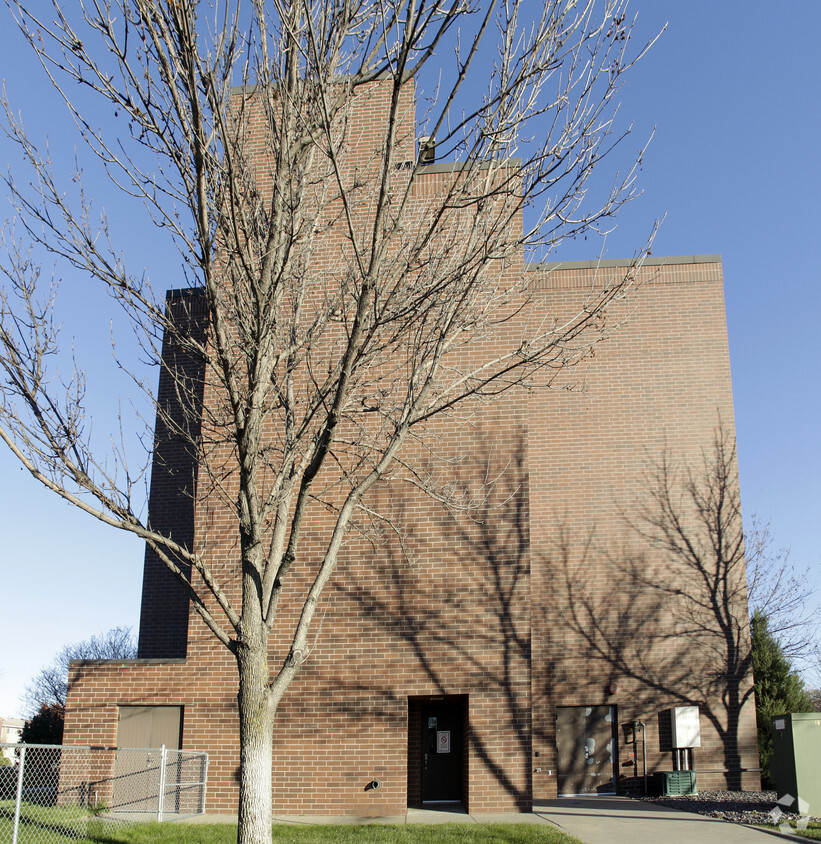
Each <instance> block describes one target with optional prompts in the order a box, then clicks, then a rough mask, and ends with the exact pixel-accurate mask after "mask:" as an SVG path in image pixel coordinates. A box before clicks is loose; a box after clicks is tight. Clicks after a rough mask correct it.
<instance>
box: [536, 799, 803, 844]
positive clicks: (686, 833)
mask: <svg viewBox="0 0 821 844" xmlns="http://www.w3.org/2000/svg"><path fill="white" fill-rule="evenodd" d="M533 812H534V814H536V815H538V817H540V818H543V819H544V820H546V821H548V822H549V823H551V824H553V825H554V826H557V827H558V828H559V829H561V830H562V831H563V832H566V833H568V834H569V835H573V836H575V837H576V838H579V839H581V840H582V841H584V842H585V844H613V842H627V844H639V843H640V844H694V842H698V844H767V842H769V844H774V842H775V841H776V840H777V839H779V838H780V839H781V840H782V841H783V840H803V841H806V840H807V839H806V838H804V839H798V838H796V837H795V836H792V835H782V834H781V833H779V832H769V831H766V830H762V829H755V828H753V827H750V826H743V825H742V824H737V823H730V822H729V821H721V820H717V819H715V818H708V817H706V816H705V815H696V814H693V813H692V812H680V811H677V810H675V809H669V808H667V807H666V806H657V805H655V804H654V803H644V802H643V801H641V800H631V799H630V798H629V797H563V798H562V799H561V800H549V801H547V802H544V803H539V804H538V805H536V806H534V807H533Z"/></svg>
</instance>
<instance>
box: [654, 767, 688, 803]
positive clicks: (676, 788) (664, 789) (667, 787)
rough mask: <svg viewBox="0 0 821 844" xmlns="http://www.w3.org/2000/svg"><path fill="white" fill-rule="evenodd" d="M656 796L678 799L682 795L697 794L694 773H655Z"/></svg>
mask: <svg viewBox="0 0 821 844" xmlns="http://www.w3.org/2000/svg"><path fill="white" fill-rule="evenodd" d="M654 791H655V793H656V794H659V795H661V796H662V797H680V796H681V795H683V794H698V790H697V789H696V772H695V771H656V774H655V789H654Z"/></svg>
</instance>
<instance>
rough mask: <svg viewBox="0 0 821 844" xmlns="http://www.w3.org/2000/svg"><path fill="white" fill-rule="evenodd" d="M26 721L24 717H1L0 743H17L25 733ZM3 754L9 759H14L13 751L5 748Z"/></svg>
mask: <svg viewBox="0 0 821 844" xmlns="http://www.w3.org/2000/svg"><path fill="white" fill-rule="evenodd" d="M25 724H26V722H25V721H24V720H23V719H22V718H0V744H17V743H18V742H19V741H20V736H22V734H23V727H24V726H25ZM3 755H4V756H5V757H6V758H7V759H10V760H11V759H13V758H14V754H13V751H12V750H11V749H10V748H8V747H4V748H3Z"/></svg>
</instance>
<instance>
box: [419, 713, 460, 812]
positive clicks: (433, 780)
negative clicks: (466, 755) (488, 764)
mask: <svg viewBox="0 0 821 844" xmlns="http://www.w3.org/2000/svg"><path fill="white" fill-rule="evenodd" d="M462 712H463V705H462V704H461V703H430V704H426V705H425V706H423V707H422V802H423V803H437V802H440V803H445V802H451V801H460V800H461V799H462V727H463V719H462Z"/></svg>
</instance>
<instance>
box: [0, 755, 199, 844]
mask: <svg viewBox="0 0 821 844" xmlns="http://www.w3.org/2000/svg"><path fill="white" fill-rule="evenodd" d="M7 748H8V749H9V750H10V751H11V756H12V757H13V758H12V764H9V765H0V844H6V842H11V844H29V842H31V844H35V843H36V844H50V842H62V841H67V840H71V839H77V838H85V837H87V836H88V835H89V833H90V832H93V831H95V830H102V829H104V827H105V826H106V825H107V824H119V823H123V822H129V821H133V820H158V821H162V820H168V819H170V818H180V817H184V816H189V815H198V814H202V813H203V812H205V794H206V783H207V778H208V754H207V753H203V752H200V751H193V750H170V749H168V748H166V747H159V748H114V747H73V746H59V745H42V744H19V745H18V744H12V745H9V744H0V754H2V752H3V750H5V749H7ZM7 755H8V754H7Z"/></svg>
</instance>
